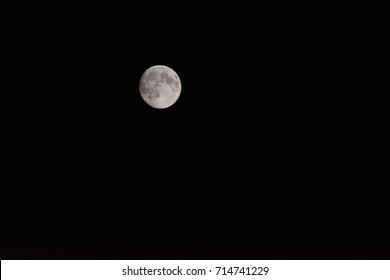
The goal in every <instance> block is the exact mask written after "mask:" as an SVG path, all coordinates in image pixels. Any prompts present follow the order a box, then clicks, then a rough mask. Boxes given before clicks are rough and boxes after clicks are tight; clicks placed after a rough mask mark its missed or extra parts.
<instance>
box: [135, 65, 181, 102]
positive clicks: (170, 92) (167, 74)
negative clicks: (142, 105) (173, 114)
mask: <svg viewBox="0 0 390 280" xmlns="http://www.w3.org/2000/svg"><path fill="white" fill-rule="evenodd" d="M139 91H140V93H141V97H142V99H143V100H144V101H145V102H146V104H148V105H149V106H151V107H153V108H156V109H164V108H168V107H170V106H172V105H173V104H174V103H175V102H176V101H177V99H179V96H180V93H181V81H180V78H179V76H178V75H177V73H176V72H175V71H173V69H171V68H169V67H167V66H164V65H155V66H152V67H150V68H148V69H146V71H145V72H144V73H143V74H142V76H141V79H140V81H139Z"/></svg>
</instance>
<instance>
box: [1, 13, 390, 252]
mask: <svg viewBox="0 0 390 280" xmlns="http://www.w3.org/2000/svg"><path fill="white" fill-rule="evenodd" d="M180 8H181V7H179V9H180ZM188 10H191V7H190V8H188ZM249 10H250V9H249V8H248V10H245V11H242V12H241V11H236V12H235V13H234V14H229V13H227V12H226V13H222V12H221V13H218V14H197V13H196V12H194V14H195V15H193V16H190V14H185V16H182V17H180V18H179V17H172V18H166V17H164V16H160V17H159V16H151V17H150V18H148V19H145V18H143V16H142V13H141V12H140V11H137V10H135V11H133V12H132V13H131V16H128V17H124V16H122V15H119V14H118V15H116V14H115V13H113V14H110V15H104V14H103V15H101V16H94V17H92V16H90V17H89V16H78V17H76V18H75V17H64V18H62V17H61V18H56V16H53V18H52V19H51V20H50V21H49V20H40V18H39V17H37V18H35V19H33V20H27V19H26V20H20V19H17V18H14V19H13V20H9V21H7V22H6V23H5V24H3V28H2V29H1V31H0V128H1V132H0V139H1V140H0V144H1V146H0V148H1V149H0V157H1V161H0V167H1V169H0V173H1V174H0V186H1V208H2V211H1V212H2V219H1V228H2V229H1V231H2V235H4V237H2V239H1V245H0V257H1V259H7V258H13V259H23V258H24V259H26V258H27V259H39V258H41V259H42V258H43V259H52V258H55V259H62V258H65V259H66V258H68V259H83V258H89V259H150V258H157V259H164V258H172V259H181V258H198V259H211V258H218V259H225V258H231V259H240V258H244V259H248V258H255V259H289V258H293V259H313V258H315V259H323V258H325V259H326V258H330V259H343V258H349V259H359V258H360V259H361V258H362V259H378V258H383V257H385V258H388V257H389V252H390V244H389V241H388V236H390V233H389V231H388V230H386V219H388V214H389V210H388V203H389V202H388V196H387V195H386V193H387V189H388V188H389V185H390V184H389V182H388V175H386V173H388V172H389V163H388V162H389V159H388V155H387V153H388V146H389V143H390V142H389V141H388V140H389V138H388V130H389V100H390V98H389V96H390V95H389V94H390V39H389V38H390V22H389V20H388V19H381V18H380V17H375V18H374V17H372V18H370V17H367V16H366V17H363V16H362V17H355V18H353V17H352V16H349V17H348V16H345V15H344V16H336V15H335V16H332V17H324V16H319V15H311V16H306V17H301V16H296V17H293V16H289V17H285V16H281V15H280V16H271V15H261V14H254V13H250V12H249ZM118 13H119V12H118ZM139 13H140V14H139ZM162 14H164V13H162ZM153 65H166V66H169V67H171V68H172V69H174V70H175V71H176V72H177V73H178V75H179V76H180V79H181V82H182V93H181V96H180V98H179V100H178V101H177V102H176V103H175V104H174V105H173V106H172V107H170V108H168V109H164V110H157V109H153V108H151V107H149V106H148V105H147V104H146V103H144V101H143V100H142V98H141V96H140V94H139V91H138V83H139V79H140V77H141V75H142V73H143V72H144V71H145V70H146V69H147V68H149V67H150V66H153Z"/></svg>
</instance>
